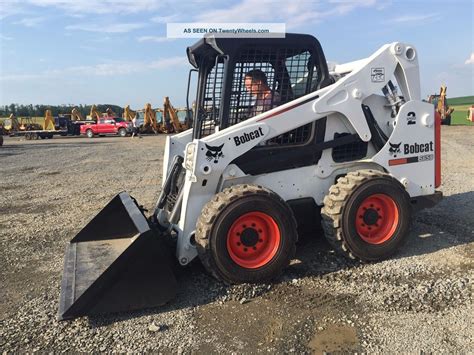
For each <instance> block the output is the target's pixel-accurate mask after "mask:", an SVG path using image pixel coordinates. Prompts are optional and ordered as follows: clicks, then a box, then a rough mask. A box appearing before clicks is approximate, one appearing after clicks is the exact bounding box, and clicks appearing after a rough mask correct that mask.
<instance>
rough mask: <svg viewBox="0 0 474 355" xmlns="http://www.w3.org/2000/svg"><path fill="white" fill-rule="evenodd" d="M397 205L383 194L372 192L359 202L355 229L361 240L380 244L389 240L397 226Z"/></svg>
mask: <svg viewBox="0 0 474 355" xmlns="http://www.w3.org/2000/svg"><path fill="white" fill-rule="evenodd" d="M398 218H399V216H398V207H397V204H396V203H395V201H394V200H393V199H392V198H391V197H390V196H387V195H385V194H374V195H371V196H369V197H367V198H366V199H365V200H364V201H362V203H361V204H360V206H359V208H358V209H357V215H356V230H357V233H359V236H360V237H361V238H362V240H363V241H365V242H367V243H369V244H382V243H384V242H386V241H387V240H389V239H390V238H391V237H392V236H393V234H394V233H395V230H396V229H397V226H398Z"/></svg>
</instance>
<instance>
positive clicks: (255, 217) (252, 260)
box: [227, 212, 281, 269]
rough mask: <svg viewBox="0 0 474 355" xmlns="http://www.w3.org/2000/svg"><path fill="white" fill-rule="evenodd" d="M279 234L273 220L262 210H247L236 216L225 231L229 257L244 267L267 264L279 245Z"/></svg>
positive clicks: (253, 267)
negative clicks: (227, 230) (226, 231)
mask: <svg viewBox="0 0 474 355" xmlns="http://www.w3.org/2000/svg"><path fill="white" fill-rule="evenodd" d="M280 242H281V235H280V229H279V228H278V224H277V223H276V222H275V220H274V219H273V218H272V217H271V216H269V215H268V214H266V213H263V212H248V213H245V214H243V215H242V216H240V217H239V218H237V220H235V222H234V223H232V226H231V227H230V229H229V232H228V233H227V251H228V252H229V255H230V257H231V259H232V260H233V261H234V262H235V263H236V264H237V265H239V266H241V267H243V268H246V269H256V268H259V267H262V266H264V265H266V264H268V263H269V262H270V261H271V260H272V259H273V257H274V256H275V254H276V252H277V250H278V247H279V246H280Z"/></svg>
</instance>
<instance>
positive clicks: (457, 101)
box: [448, 96, 474, 106]
mask: <svg viewBox="0 0 474 355" xmlns="http://www.w3.org/2000/svg"><path fill="white" fill-rule="evenodd" d="M448 105H449V106H461V105H474V96H461V97H452V98H451V97H448Z"/></svg>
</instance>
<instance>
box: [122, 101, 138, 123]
mask: <svg viewBox="0 0 474 355" xmlns="http://www.w3.org/2000/svg"><path fill="white" fill-rule="evenodd" d="M136 116H137V113H136V112H135V111H133V110H132V109H130V105H127V106H125V108H124V110H123V118H124V119H125V121H132V120H133V118H134V117H136Z"/></svg>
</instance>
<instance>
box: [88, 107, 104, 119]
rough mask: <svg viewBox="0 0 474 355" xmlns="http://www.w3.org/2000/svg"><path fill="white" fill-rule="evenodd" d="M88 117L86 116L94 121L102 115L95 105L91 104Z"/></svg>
mask: <svg viewBox="0 0 474 355" xmlns="http://www.w3.org/2000/svg"><path fill="white" fill-rule="evenodd" d="M89 117H90V118H89ZM89 117H87V118H88V119H91V120H94V121H96V122H97V121H98V120H99V119H100V118H101V117H102V114H101V113H100V112H99V110H98V109H97V106H96V105H92V106H91V113H90V114H89Z"/></svg>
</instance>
